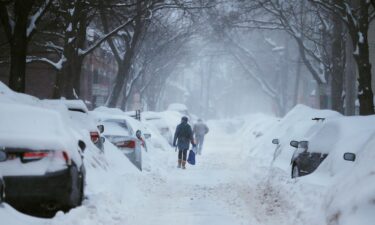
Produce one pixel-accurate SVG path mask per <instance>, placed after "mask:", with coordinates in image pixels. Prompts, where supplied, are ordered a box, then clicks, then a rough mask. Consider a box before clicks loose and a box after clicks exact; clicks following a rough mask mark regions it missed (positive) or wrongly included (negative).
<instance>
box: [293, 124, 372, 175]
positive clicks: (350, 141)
mask: <svg viewBox="0 0 375 225" xmlns="http://www.w3.org/2000/svg"><path fill="white" fill-rule="evenodd" d="M374 122H375V117H336V118H330V119H327V120H325V121H322V122H320V123H319V127H318V129H315V132H313V133H312V134H311V136H309V137H307V138H305V139H303V140H302V141H295V140H293V141H291V142H290V145H291V146H292V147H295V151H294V153H293V156H292V159H291V165H292V170H291V176H292V178H295V177H299V176H303V175H307V174H310V173H313V172H314V171H315V170H316V169H317V168H318V167H319V166H320V165H321V163H322V162H323V161H324V160H325V159H326V158H327V157H334V158H335V160H337V161H338V163H339V164H340V163H341V164H343V163H344V162H343V161H344V159H343V157H344V154H345V153H347V154H345V160H347V161H351V160H350V159H352V158H354V157H353V155H355V154H356V152H358V151H360V150H361V147H359V146H363V145H364V143H365V142H366V141H367V140H368V138H369V135H371V134H372V133H373V132H374V129H373V128H372V127H368V126H366V124H372V123H374ZM331 153H333V155H332V156H330V155H331Z"/></svg>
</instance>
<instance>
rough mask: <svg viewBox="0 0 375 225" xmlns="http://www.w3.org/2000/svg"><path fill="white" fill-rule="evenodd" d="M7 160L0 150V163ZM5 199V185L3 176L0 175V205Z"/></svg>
mask: <svg viewBox="0 0 375 225" xmlns="http://www.w3.org/2000/svg"><path fill="white" fill-rule="evenodd" d="M6 159H7V155H6V153H5V152H4V151H2V150H0V162H3V161H5V160H6ZM4 199H5V184H4V180H3V176H2V175H1V173H0V203H2V202H3V201H4Z"/></svg>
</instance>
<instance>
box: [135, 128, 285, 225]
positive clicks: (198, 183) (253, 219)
mask: <svg viewBox="0 0 375 225" xmlns="http://www.w3.org/2000/svg"><path fill="white" fill-rule="evenodd" d="M244 151H246V149H243V147H242V148H241V145H240V143H236V142H235V141H234V140H233V136H231V135H227V134H225V133H223V132H216V130H215V129H211V132H210V134H209V135H208V136H207V140H206V143H205V146H204V149H203V154H202V155H200V156H197V158H196V160H197V164H196V165H195V166H191V165H188V167H187V169H186V170H182V169H178V168H176V161H177V153H176V154H171V155H170V158H169V159H168V167H169V170H168V171H167V173H168V174H167V175H166V178H165V179H161V180H159V182H155V183H154V184H153V187H149V188H147V191H146V192H145V193H146V196H145V197H146V202H143V203H142V206H143V207H136V208H135V212H134V213H135V216H134V221H129V222H130V223H132V222H134V224H138V225H150V224H153V225H159V224H160V225H165V224H179V225H184V224H186V225H191V224H194V225H200V224H202V225H204V224H215V225H228V224H231V225H236V224H254V225H255V224H284V223H281V222H283V221H280V220H277V219H276V220H272V219H271V220H270V219H267V218H266V217H271V218H272V216H274V215H275V214H277V213H279V212H277V209H276V211H275V209H274V206H273V205H274V204H275V205H276V207H277V205H280V204H282V203H279V202H277V201H278V200H275V199H277V198H278V196H271V197H270V196H267V194H265V192H264V191H267V192H268V191H269V190H266V188H261V187H258V185H259V182H254V180H253V179H251V176H252V175H251V171H250V168H249V164H250V162H248V161H246V158H247V155H246V154H244ZM158 179H159V178H158V177H155V178H154V180H158ZM271 194H272V193H271ZM274 201H276V202H274ZM280 213H282V212H280ZM284 216H285V215H284ZM275 218H278V216H277V215H276V217H275Z"/></svg>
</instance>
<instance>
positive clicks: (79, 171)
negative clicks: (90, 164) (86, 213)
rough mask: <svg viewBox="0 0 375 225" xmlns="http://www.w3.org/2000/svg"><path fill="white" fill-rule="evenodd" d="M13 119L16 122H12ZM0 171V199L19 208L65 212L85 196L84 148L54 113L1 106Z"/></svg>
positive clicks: (29, 108)
mask: <svg viewBox="0 0 375 225" xmlns="http://www.w3.org/2000/svg"><path fill="white" fill-rule="evenodd" d="M14 118H17V120H14ZM0 124H1V125H2V126H0V149H2V150H3V151H4V152H5V153H6V160H5V161H3V162H0V171H1V173H2V175H3V179H4V182H5V185H6V189H5V194H6V195H5V196H6V199H5V201H6V202H7V203H9V204H10V205H12V206H13V207H15V208H16V209H19V210H21V211H23V210H29V209H32V208H39V207H41V208H42V209H45V210H48V211H51V212H52V211H55V210H60V209H61V210H64V211H67V210H69V209H71V208H73V207H76V206H79V205H80V204H81V202H82V200H83V198H84V185H85V175H86V172H85V166H84V163H83V151H84V149H85V148H86V144H85V143H84V142H83V141H81V140H79V139H77V137H78V136H77V135H78V134H77V133H75V131H74V130H73V129H71V128H70V127H68V126H66V123H64V120H63V119H62V118H61V116H60V114H59V113H58V112H56V111H53V110H46V109H42V108H37V107H31V106H23V105H18V106H15V105H2V110H1V112H0Z"/></svg>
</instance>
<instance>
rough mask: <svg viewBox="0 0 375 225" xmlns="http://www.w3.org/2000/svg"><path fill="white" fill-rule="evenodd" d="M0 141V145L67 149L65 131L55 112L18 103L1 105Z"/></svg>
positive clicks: (69, 138)
mask: <svg viewBox="0 0 375 225" xmlns="http://www.w3.org/2000/svg"><path fill="white" fill-rule="evenodd" d="M1 108H2V110H1V111H0V124H1V126H0V143H1V146H2V147H22V148H28V149H41V148H43V149H49V150H55V149H56V150H57V149H60V150H61V149H68V148H70V147H71V146H70V144H72V143H71V140H72V139H71V138H72V136H71V134H70V133H68V131H67V128H66V127H65V125H64V123H63V121H62V118H61V116H60V114H59V113H58V112H57V111H53V110H49V109H43V108H39V107H34V106H28V105H21V104H7V103H2V104H1Z"/></svg>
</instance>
